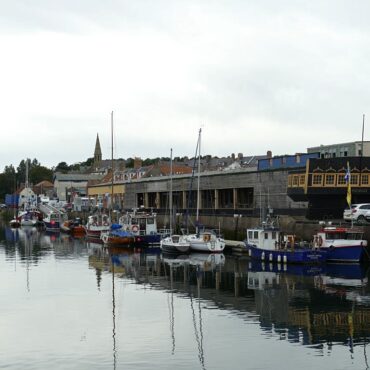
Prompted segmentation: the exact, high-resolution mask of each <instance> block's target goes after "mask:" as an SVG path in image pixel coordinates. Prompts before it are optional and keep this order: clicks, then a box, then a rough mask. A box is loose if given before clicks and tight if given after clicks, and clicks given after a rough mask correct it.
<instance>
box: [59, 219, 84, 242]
mask: <svg viewBox="0 0 370 370" xmlns="http://www.w3.org/2000/svg"><path fill="white" fill-rule="evenodd" d="M60 230H61V231H63V232H65V233H68V234H71V235H72V236H76V237H78V236H83V235H85V232H86V230H85V228H84V226H83V225H82V220H81V219H80V218H79V217H76V218H75V219H73V220H67V221H64V222H63V223H62V225H61V226H60Z"/></svg>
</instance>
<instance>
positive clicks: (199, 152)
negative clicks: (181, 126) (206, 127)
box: [196, 128, 202, 232]
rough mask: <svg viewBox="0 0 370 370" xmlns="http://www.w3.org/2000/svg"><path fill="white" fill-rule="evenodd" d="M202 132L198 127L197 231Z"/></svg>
mask: <svg viewBox="0 0 370 370" xmlns="http://www.w3.org/2000/svg"><path fill="white" fill-rule="evenodd" d="M201 133H202V129H201V128H200V129H199V137H198V187H197V225H196V227H197V232H198V224H199V208H200V135H201Z"/></svg>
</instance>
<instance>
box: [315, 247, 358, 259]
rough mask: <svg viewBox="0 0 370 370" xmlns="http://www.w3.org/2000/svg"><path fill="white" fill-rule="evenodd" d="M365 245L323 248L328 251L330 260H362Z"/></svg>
mask: <svg viewBox="0 0 370 370" xmlns="http://www.w3.org/2000/svg"><path fill="white" fill-rule="evenodd" d="M364 248H365V247H363V246H362V245H351V246H340V247H335V246H334V247H329V248H322V250H324V251H326V253H327V261H328V262H347V263H348V262H360V261H361V259H362V258H363V255H364V252H365V250H364Z"/></svg>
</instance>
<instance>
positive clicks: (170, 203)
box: [169, 148, 173, 235]
mask: <svg viewBox="0 0 370 370" xmlns="http://www.w3.org/2000/svg"><path fill="white" fill-rule="evenodd" d="M172 170H173V169H172V148H171V155H170V202H169V206H170V234H171V235H172V234H173V232H172V217H173V214H172V213H173V209H172V208H173V204H172Z"/></svg>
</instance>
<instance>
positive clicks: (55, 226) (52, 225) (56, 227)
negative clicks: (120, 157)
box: [44, 220, 60, 232]
mask: <svg viewBox="0 0 370 370" xmlns="http://www.w3.org/2000/svg"><path fill="white" fill-rule="evenodd" d="M44 225H45V230H46V231H52V232H60V224H59V222H57V221H51V222H48V221H45V220H44Z"/></svg>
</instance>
